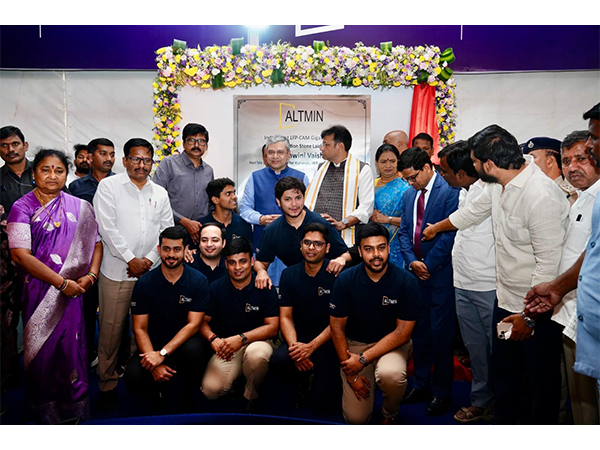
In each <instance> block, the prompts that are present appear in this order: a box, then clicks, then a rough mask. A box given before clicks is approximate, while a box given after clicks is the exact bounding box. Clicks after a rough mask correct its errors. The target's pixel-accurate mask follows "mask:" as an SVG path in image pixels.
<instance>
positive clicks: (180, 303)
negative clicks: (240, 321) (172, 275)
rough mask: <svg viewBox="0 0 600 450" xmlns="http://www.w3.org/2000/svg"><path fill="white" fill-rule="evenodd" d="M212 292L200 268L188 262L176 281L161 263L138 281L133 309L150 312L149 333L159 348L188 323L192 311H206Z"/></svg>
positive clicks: (138, 313) (132, 311)
mask: <svg viewBox="0 0 600 450" xmlns="http://www.w3.org/2000/svg"><path fill="white" fill-rule="evenodd" d="M208 295H209V293H208V280H207V279H206V277H205V276H204V275H202V274H201V273H200V272H198V271H197V270H195V269H192V268H190V267H188V266H186V265H185V264H184V265H183V274H182V275H181V277H180V278H179V280H177V281H176V282H175V284H172V283H171V282H170V281H168V280H167V279H166V278H165V276H164V275H163V273H162V270H161V267H160V266H158V267H157V268H156V269H152V270H151V271H150V272H148V273H147V274H145V275H143V276H141V277H140V279H139V280H138V281H137V282H136V283H135V286H134V288H133V294H132V296H131V313H132V314H134V315H145V314H148V315H149V317H148V335H149V336H150V340H151V341H152V346H153V347H154V349H155V350H157V349H160V348H162V347H164V346H165V345H166V344H167V343H169V342H170V341H171V340H172V339H173V338H174V337H175V335H176V334H177V333H178V332H179V331H180V330H181V329H182V328H183V327H185V326H186V325H187V323H188V313H189V312H190V311H192V312H206V310H207V309H208Z"/></svg>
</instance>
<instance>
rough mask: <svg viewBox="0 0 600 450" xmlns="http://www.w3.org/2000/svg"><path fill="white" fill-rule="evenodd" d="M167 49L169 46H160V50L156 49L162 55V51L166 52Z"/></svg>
mask: <svg viewBox="0 0 600 450" xmlns="http://www.w3.org/2000/svg"><path fill="white" fill-rule="evenodd" d="M166 51H167V47H162V48H159V49H158V50H156V53H157V54H159V55H160V54H161V53H164V52H166Z"/></svg>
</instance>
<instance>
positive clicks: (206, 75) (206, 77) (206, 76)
mask: <svg viewBox="0 0 600 450" xmlns="http://www.w3.org/2000/svg"><path fill="white" fill-rule="evenodd" d="M209 78H210V75H209V74H207V73H205V74H204V75H202V79H203V80H204V81H206V80H208V79H209Z"/></svg>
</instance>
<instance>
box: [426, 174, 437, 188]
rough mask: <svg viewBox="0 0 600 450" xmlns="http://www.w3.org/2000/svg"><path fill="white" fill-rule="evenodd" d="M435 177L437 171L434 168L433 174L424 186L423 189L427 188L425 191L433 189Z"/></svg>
mask: <svg viewBox="0 0 600 450" xmlns="http://www.w3.org/2000/svg"><path fill="white" fill-rule="evenodd" d="M436 177H437V172H436V171H435V170H434V171H433V175H432V176H431V180H429V183H427V186H425V189H427V192H431V190H432V189H433V185H434V184H435V179H436Z"/></svg>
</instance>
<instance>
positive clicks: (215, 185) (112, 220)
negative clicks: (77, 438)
mask: <svg viewBox="0 0 600 450" xmlns="http://www.w3.org/2000/svg"><path fill="white" fill-rule="evenodd" d="M599 108H600V104H599V105H596V106H595V107H594V108H592V109H591V110H590V111H588V112H587V113H586V114H585V115H584V118H585V119H586V120H587V119H589V121H590V123H589V128H588V130H587V131H576V132H573V133H571V134H570V135H569V136H567V137H566V138H565V139H564V140H563V141H562V142H561V141H557V140H555V139H550V138H532V139H530V140H529V141H528V142H526V143H525V144H524V145H522V146H520V145H519V144H518V143H517V141H516V139H515V138H514V137H513V136H512V135H511V134H510V133H509V132H508V131H506V130H504V129H503V128H501V127H499V126H497V125H491V126H489V127H486V128H485V129H483V130H481V131H480V132H478V133H476V134H475V135H474V136H472V137H471V138H469V139H468V140H467V141H458V142H456V143H453V144H450V145H448V146H446V147H444V148H443V149H441V150H440V152H439V153H438V156H439V161H440V162H439V165H434V164H433V163H432V160H431V158H432V156H433V152H434V149H433V139H432V138H431V136H429V135H427V134H425V133H421V134H419V135H417V136H415V137H414V138H413V140H412V142H411V146H410V147H409V143H408V136H407V135H406V133H404V132H403V131H400V130H395V131H391V132H389V133H388V134H386V135H385V137H384V138H383V144H382V145H381V146H380V147H379V148H378V149H377V151H376V153H375V164H376V169H377V172H378V175H379V176H378V177H376V178H374V172H373V170H372V169H371V167H370V166H369V165H368V164H366V163H365V162H364V161H360V160H359V159H358V158H356V157H355V156H353V155H352V153H350V150H351V146H352V136H351V133H350V132H349V131H348V129H346V128H345V127H344V126H341V125H336V126H333V127H331V128H328V129H326V130H323V131H322V133H321V137H322V144H321V152H322V156H323V159H324V162H323V163H322V164H321V165H320V166H319V168H318V169H317V171H316V173H315V174H314V176H313V177H312V180H311V181H310V182H309V180H308V177H307V176H306V174H304V173H303V172H301V171H298V170H296V169H294V168H292V167H290V166H289V165H288V162H289V159H290V156H291V151H290V143H289V141H288V139H287V138H286V137H285V136H274V137H272V138H270V139H269V140H268V141H267V142H266V143H265V145H264V146H263V150H262V152H263V155H262V156H263V161H264V163H265V167H264V168H262V169H260V170H257V171H255V172H254V173H252V174H251V176H250V177H249V179H248V180H247V181H246V182H245V186H244V191H243V193H242V194H241V201H240V204H239V206H240V208H239V209H238V196H237V194H236V189H235V183H234V181H233V180H231V179H229V178H217V179H215V178H214V173H213V169H212V168H211V166H210V165H208V164H207V162H206V161H205V160H204V156H205V154H206V152H207V150H208V145H209V132H208V130H207V129H206V128H205V127H204V126H202V125H200V124H196V123H190V124H187V125H186V126H185V127H184V129H183V132H182V138H183V151H182V152H181V153H180V154H177V155H173V156H170V157H168V158H165V159H164V160H163V161H162V162H161V163H160V164H159V165H158V167H157V168H156V171H155V173H154V174H153V175H152V176H151V171H152V168H153V164H154V160H153V157H154V149H153V147H152V144H150V143H149V142H148V141H146V140H145V139H141V138H134V139H130V140H129V141H127V143H125V145H124V147H123V154H124V157H123V166H124V169H125V171H124V172H123V173H119V174H116V173H114V172H113V171H112V168H113V165H114V163H115V148H114V144H113V143H112V142H111V141H110V140H109V139H106V138H98V139H93V140H92V141H90V143H89V144H88V145H87V146H85V148H84V147H83V146H82V147H78V148H76V155H75V167H76V171H75V173H74V179H73V181H71V182H70V183H69V184H67V179H68V176H69V167H70V161H69V158H68V157H67V156H66V155H65V153H64V152H62V151H58V150H52V149H42V150H40V151H38V152H37V154H36V155H35V157H34V159H33V161H31V162H30V161H29V160H28V159H27V158H25V154H26V152H27V150H28V144H27V142H26V140H25V138H24V136H23V134H22V132H21V131H20V130H19V129H18V128H16V127H13V126H6V127H3V128H2V129H1V132H0V150H1V152H0V156H1V157H2V159H3V160H4V162H5V165H4V166H3V167H2V168H1V169H0V171H1V175H2V192H1V195H2V197H1V204H2V206H3V208H4V211H3V216H2V219H3V226H2V271H3V272H2V275H3V278H4V276H5V275H7V274H8V275H9V279H10V280H11V282H9V283H4V282H3V285H2V289H3V291H2V382H3V384H4V383H5V381H6V380H7V379H9V378H10V377H11V376H13V377H14V367H15V361H18V356H17V352H16V339H15V336H16V324H17V322H18V314H19V313H21V314H22V317H23V324H24V331H23V332H24V355H23V356H24V364H25V383H26V390H25V392H26V406H27V413H28V418H29V420H31V421H34V422H39V423H59V422H61V421H65V420H72V419H73V418H77V419H78V420H87V419H89V414H90V402H89V394H88V384H89V377H88V373H89V370H90V367H95V365H96V364H97V371H98V383H99V388H100V398H99V405H100V406H101V407H105V408H110V407H116V405H117V394H116V387H117V385H118V383H119V379H120V377H121V376H123V377H124V381H125V384H126V386H127V387H128V388H129V389H131V391H132V392H133V393H135V394H136V395H137V396H139V397H140V399H145V400H147V401H149V402H151V403H153V404H160V402H161V400H162V399H164V398H165V397H168V396H172V395H176V394H174V392H178V393H179V402H180V403H179V404H180V407H181V411H182V412H187V411H193V410H194V404H193V398H194V397H193V395H190V392H192V391H193V390H197V389H200V390H201V392H202V394H203V395H204V396H205V397H206V398H207V399H208V400H215V399H217V398H219V397H222V396H225V395H228V394H230V393H231V391H232V389H233V386H234V383H235V381H236V380H238V379H240V380H243V381H242V383H245V384H244V388H243V394H242V395H243V398H244V400H245V404H246V405H245V407H246V411H247V412H249V413H257V412H260V411H261V402H260V392H261V385H262V384H263V382H264V380H265V379H266V377H267V374H268V372H269V371H271V372H272V375H273V376H278V377H281V379H282V380H283V381H284V383H285V384H286V385H289V387H290V389H291V390H292V392H293V401H294V402H295V403H297V404H299V403H301V402H308V405H309V406H310V407H311V408H312V409H313V410H314V411H315V412H317V413H319V412H324V411H330V410H331V409H332V408H336V407H339V404H340V402H341V405H342V413H343V416H344V419H345V420H346V421H347V422H348V423H351V424H363V423H369V422H370V421H371V417H372V413H373V408H374V397H375V389H376V387H379V389H381V391H382V393H383V402H382V411H381V417H382V423H385V424H394V423H397V418H398V413H399V409H400V405H401V404H402V403H405V404H409V403H420V402H425V403H426V407H425V411H426V414H428V415H432V416H435V415H440V414H444V413H446V412H447V411H449V410H450V408H451V407H452V398H451V393H452V382H453V376H454V357H453V354H454V349H453V341H454V337H455V335H456V334H458V333H459V332H458V330H457V324H458V328H459V330H460V335H461V336H462V340H463V341H464V344H465V346H466V348H467V350H468V352H469V356H470V362H471V369H472V375H473V382H472V389H471V399H470V400H471V404H470V405H465V406H464V407H462V408H460V409H459V410H458V411H457V412H456V414H455V416H454V417H455V419H456V420H457V421H458V422H460V423H469V422H476V421H479V420H490V419H491V418H492V417H494V420H495V422H496V423H500V424H508V423H524V422H529V423H541V424H552V423H557V422H558V420H559V414H560V411H561V385H564V386H567V385H568V389H569V391H570V398H571V405H572V410H573V415H574V422H575V423H598V400H597V396H598V389H599V387H598V384H597V383H598V381H597V380H598V378H600V367H598V363H599V361H598V358H597V355H598V353H599V352H600V350H599V347H600V342H598V341H599V339H598V333H597V330H598V326H599V325H598V324H599V323H600V321H599V320H598V316H599V314H600V306H599V299H598V293H597V292H598V289H597V287H598V273H600V270H598V264H599V262H598V261H599V260H600V257H599V256H598V255H597V252H596V248H595V242H596V241H597V238H598V232H599V231H598V225H599V223H600V217H599V216H598V214H600V212H599V211H598V207H599V206H598V205H600V203H599V202H598V201H595V202H594V199H595V194H596V192H597V191H598V189H599V188H600V182H599V181H598V180H599V179H600V169H599V167H600V162H599V159H600V155H599V154H598V135H599V134H600V133H599V129H598V124H599V119H600V117H599V114H600V111H599ZM81 155H83V156H81ZM594 205H595V206H594ZM238 210H239V214H238ZM593 214H595V215H594V216H593ZM590 236H591V237H590ZM588 240H589V244H587V243H588ZM586 244H587V245H588V249H587V252H585V246H586ZM584 252H585V253H586V255H585V261H584V256H582V253H584ZM13 262H14V264H13ZM15 265H16V266H15ZM563 273H564V274H563ZM561 274H563V275H561ZM559 275H560V276H559ZM557 276H559V277H558V278H556V277H557ZM578 277H579V279H580V281H579V286H578V283H577V280H578ZM594 285H595V289H594ZM577 287H578V291H577V292H576V293H575V292H572V291H573V289H575V288H577ZM563 297H564V298H563ZM524 302H528V303H527V305H525V304H524ZM575 305H577V307H575ZM130 314H131V330H129V325H128V324H129V321H130ZM96 318H97V320H98V330H99V333H98V344H97V347H96V345H95V344H94V335H95V331H96ZM575 330H576V331H575ZM130 331H131V334H132V335H133V339H131V341H129V335H130ZM561 335H563V337H561ZM278 337H279V339H277V338H278ZM278 341H279V342H278ZM277 342H278V343H279V345H276V343H277ZM563 347H564V350H563ZM576 347H577V353H575V348H576ZM96 354H97V360H96ZM411 355H412V358H413V361H414V379H413V383H412V389H411V390H410V391H408V392H406V389H407V385H408V383H407V378H408V362H409V359H410V357H411ZM563 355H564V356H563ZM561 361H564V363H563V364H562V366H563V370H564V372H565V375H563V376H561ZM573 367H574V368H573ZM11 370H12V371H13V372H12V373H11ZM242 375H243V378H242ZM562 391H563V392H564V391H565V389H563V390H562ZM526 392H528V393H531V394H530V395H525V393H526ZM563 397H564V395H563ZM564 400H565V399H564V398H563V403H564ZM594 414H595V415H594Z"/></svg>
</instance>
